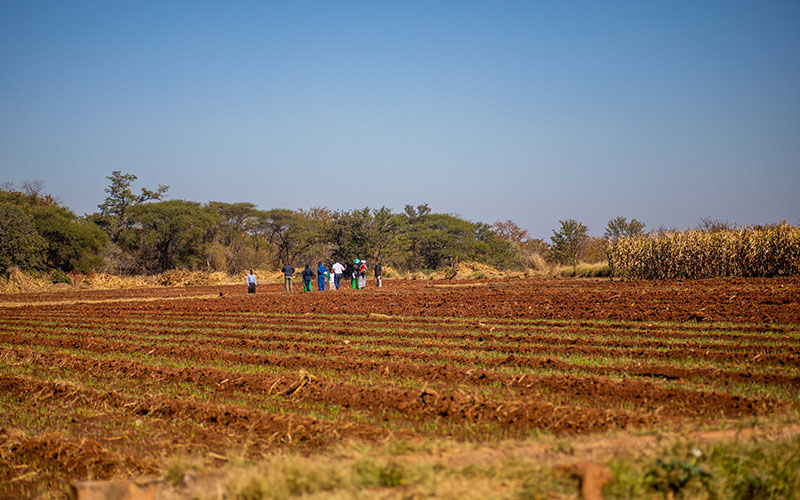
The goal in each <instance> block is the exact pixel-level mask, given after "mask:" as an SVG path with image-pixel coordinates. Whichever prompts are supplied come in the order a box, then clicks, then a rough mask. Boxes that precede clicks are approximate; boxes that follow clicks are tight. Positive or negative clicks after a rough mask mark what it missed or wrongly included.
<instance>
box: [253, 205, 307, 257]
mask: <svg viewBox="0 0 800 500" xmlns="http://www.w3.org/2000/svg"><path fill="white" fill-rule="evenodd" d="M262 222H263V224H264V227H265V229H266V233H267V235H268V236H267V238H268V240H269V243H270V244H272V245H275V247H276V249H277V258H278V261H279V262H289V261H291V260H293V259H294V258H295V257H296V256H297V255H298V254H299V253H300V251H301V250H302V247H303V245H302V243H303V236H304V235H303V227H302V226H303V218H302V217H301V216H300V215H299V214H297V213H296V212H293V211H292V210H289V209H285V208H274V209H272V210H267V211H266V212H264V214H263V219H262Z"/></svg>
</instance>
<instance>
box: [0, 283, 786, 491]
mask: <svg viewBox="0 0 800 500" xmlns="http://www.w3.org/2000/svg"><path fill="white" fill-rule="evenodd" d="M281 288H282V287H280V286H279V285H267V286H262V287H261V288H260V289H259V293H257V294H256V295H248V294H246V293H245V289H244V287H242V286H236V287H233V286H214V287H186V288H158V289H155V288H154V289H140V290H124V291H81V292H77V291H75V292H72V291H64V292H57V293H38V294H9V295H3V296H0V484H1V485H3V486H2V487H0V497H2V496H3V495H5V496H8V497H16V496H36V495H54V496H58V495H60V494H61V493H60V492H62V491H63V488H64V485H65V484H67V483H68V482H69V481H75V480H82V479H88V478H101V479H102V478H114V477H142V476H152V477H157V476H164V475H167V474H168V468H169V465H168V464H170V463H174V460H175V457H178V456H180V457H193V460H196V461H199V463H200V465H199V467H200V468H205V469H210V468H214V467H219V466H221V465H223V464H227V463H230V462H236V461H239V462H240V463H249V462H250V461H256V460H260V459H264V457H270V456H274V454H275V453H283V452H297V453H300V454H302V455H304V456H311V457H313V456H314V455H315V454H325V453H329V452H330V450H331V449H333V448H334V447H335V446H338V445H341V444H342V443H352V442H358V443H367V444H369V443H373V444H375V445H378V444H381V445H383V444H386V443H390V444H391V443H405V445H406V446H408V447H409V448H408V449H409V450H411V449H414V452H415V454H417V455H418V454H419V453H420V451H419V448H420V447H419V446H417V448H414V446H415V445H414V443H420V442H424V443H430V442H435V441H436V440H441V439H447V440H450V441H452V442H456V443H466V444H469V445H471V446H497V445H498V443H503V446H512V447H513V446H518V445H530V444H531V443H536V442H538V441H537V440H545V441H547V440H551V441H548V442H553V441H552V440H558V442H559V443H561V442H562V441H561V440H579V439H582V438H585V437H594V436H598V435H614V436H620V435H628V436H638V435H645V434H647V433H651V432H676V431H678V432H684V431H685V432H690V431H691V432H695V431H698V430H707V429H729V428H742V427H748V426H749V427H753V426H757V425H760V424H761V423H764V422H769V423H770V425H777V426H779V427H780V426H786V427H787V428H789V427H792V425H793V422H794V423H797V419H796V416H797V411H798V408H800V396H798V394H800V279H798V278H780V279H726V280H698V281H680V280H674V281H662V282H613V281H609V280H557V279H540V280H522V279H517V280H508V281H500V282H487V281H461V282H453V283H451V282H446V281H436V282H433V281H391V280H389V281H387V282H386V286H385V287H384V288H383V289H375V288H368V289H366V290H363V291H355V290H349V289H348V290H345V289H342V290H340V291H338V292H332V293H331V292H324V293H323V292H313V293H306V294H302V293H297V294H294V295H291V296H288V295H285V294H283V293H282V290H281ZM794 427H796V425H795V426H794ZM792 428H793V427H792ZM795 432H796V431H795ZM569 442H572V441H569ZM575 442H578V441H575ZM559 446H561V445H559ZM573 446H574V445H572V444H569V445H568V446H566V448H571V447H573ZM422 448H424V447H422ZM562 448H563V446H562ZM395 451H396V452H398V454H401V453H400V451H402V450H399V451H398V450H397V449H395ZM562 451H563V450H562ZM384 472H385V471H384ZM384 472H381V474H384ZM381 477H382V478H384V480H382V482H380V484H379V486H382V487H386V488H391V487H393V486H396V484H395V483H393V480H392V477H394V476H388V477H389V479H388V480H386V476H385V474H384V475H383V476H381ZM397 482H398V483H399V482H401V481H400V480H399V479H398V480H397ZM406 487H407V488H408V487H409V485H407V484H406ZM406 491H408V490H406Z"/></svg>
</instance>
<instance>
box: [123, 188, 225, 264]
mask: <svg viewBox="0 0 800 500" xmlns="http://www.w3.org/2000/svg"><path fill="white" fill-rule="evenodd" d="M127 217H128V218H129V221H128V228H127V229H125V230H124V231H123V232H122V233H120V236H119V241H120V245H121V246H122V247H123V249H126V250H128V251H133V252H136V253H137V255H138V262H139V267H140V270H142V271H146V272H163V271H167V270H169V269H173V268H175V267H185V268H189V269H196V268H198V267H200V265H201V264H202V263H203V262H204V257H205V254H206V249H207V247H208V245H209V244H210V243H211V242H212V241H213V238H214V228H215V226H216V223H217V218H218V216H217V214H215V213H214V211H213V210H211V209H210V208H208V207H202V206H201V205H200V204H199V203H196V202H192V201H183V200H171V201H161V202H156V203H148V204H144V205H142V204H139V205H134V206H131V207H129V208H128V210H127Z"/></svg>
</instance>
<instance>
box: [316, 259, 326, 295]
mask: <svg viewBox="0 0 800 500" xmlns="http://www.w3.org/2000/svg"><path fill="white" fill-rule="evenodd" d="M327 277H328V269H327V268H326V267H325V266H323V265H322V262H317V288H319V291H320V292H324V291H325V278H327Z"/></svg>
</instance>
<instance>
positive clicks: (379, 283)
mask: <svg viewBox="0 0 800 500" xmlns="http://www.w3.org/2000/svg"><path fill="white" fill-rule="evenodd" d="M382 273H383V268H382V267H381V261H378V263H377V264H375V286H377V287H378V288H380V287H382V286H383V281H382V280H381V274H382Z"/></svg>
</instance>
